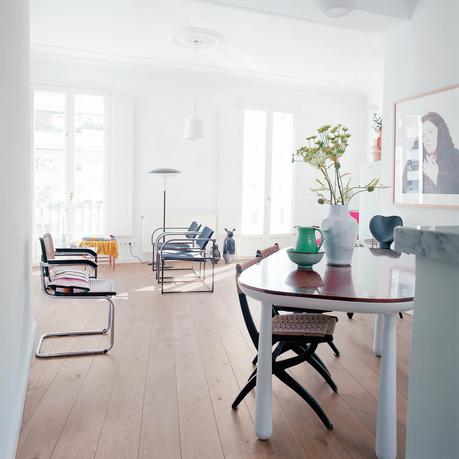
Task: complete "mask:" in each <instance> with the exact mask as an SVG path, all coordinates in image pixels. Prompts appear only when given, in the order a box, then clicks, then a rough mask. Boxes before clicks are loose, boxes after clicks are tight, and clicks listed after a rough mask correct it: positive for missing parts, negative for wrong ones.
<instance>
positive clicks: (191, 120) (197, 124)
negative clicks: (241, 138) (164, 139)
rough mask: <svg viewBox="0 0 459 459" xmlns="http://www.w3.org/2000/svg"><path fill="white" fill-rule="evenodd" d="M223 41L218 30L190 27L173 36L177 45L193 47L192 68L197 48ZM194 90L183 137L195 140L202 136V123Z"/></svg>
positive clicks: (206, 47) (195, 59)
mask: <svg viewBox="0 0 459 459" xmlns="http://www.w3.org/2000/svg"><path fill="white" fill-rule="evenodd" d="M223 41H224V37H223V35H221V34H219V33H218V32H215V31H213V30H209V29H199V28H192V27H187V28H185V29H182V30H180V31H179V33H178V34H177V36H176V37H175V42H176V43H177V44H178V45H180V46H185V47H186V48H192V49H194V68H196V62H197V57H198V50H201V49H209V48H213V47H216V46H219V45H221V44H222V43H223ZM196 92H197V91H196V88H195V91H194V104H193V112H192V113H191V115H190V116H188V118H187V119H186V121H185V132H184V137H185V139H186V140H197V139H201V138H202V137H204V123H203V121H202V119H201V118H200V117H199V116H198V113H197V100H196V99H197V97H196Z"/></svg>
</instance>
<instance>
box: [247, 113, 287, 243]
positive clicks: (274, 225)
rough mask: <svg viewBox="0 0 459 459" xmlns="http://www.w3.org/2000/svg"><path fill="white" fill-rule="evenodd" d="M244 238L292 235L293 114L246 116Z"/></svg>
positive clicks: (256, 114) (252, 114) (254, 114)
mask: <svg viewBox="0 0 459 459" xmlns="http://www.w3.org/2000/svg"><path fill="white" fill-rule="evenodd" d="M243 116H244V122H243V161H242V196H243V199H242V234H244V235H274V234H289V233H291V231H292V228H291V225H292V186H293V178H292V164H291V156H292V151H293V133H294V116H293V114H292V113H281V112H268V111H265V110H254V109H245V110H244V112H243Z"/></svg>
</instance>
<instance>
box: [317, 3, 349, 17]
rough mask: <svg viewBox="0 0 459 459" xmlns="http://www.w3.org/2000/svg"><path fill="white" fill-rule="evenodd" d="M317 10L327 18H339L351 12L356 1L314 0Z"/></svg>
mask: <svg viewBox="0 0 459 459" xmlns="http://www.w3.org/2000/svg"><path fill="white" fill-rule="evenodd" d="M316 4H317V8H319V10H320V11H322V13H323V14H325V16H328V17H329V18H341V17H343V16H346V15H347V14H349V13H350V12H352V11H353V10H354V8H355V4H356V0H316Z"/></svg>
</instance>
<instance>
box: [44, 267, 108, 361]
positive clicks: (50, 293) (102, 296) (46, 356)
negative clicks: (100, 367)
mask: <svg viewBox="0 0 459 459" xmlns="http://www.w3.org/2000/svg"><path fill="white" fill-rule="evenodd" d="M88 261H89V260H88ZM69 264H70V263H66V265H69ZM74 264H75V265H81V261H75V263H74ZM52 266H56V265H55V264H53V265H50V264H49V263H45V262H41V263H40V271H41V280H42V289H43V291H44V293H45V294H46V295H47V296H49V297H51V298H53V299H73V300H76V299H86V300H87V299H88V298H94V299H104V300H107V301H108V320H107V326H106V327H105V328H102V329H100V330H87V331H66V332H50V333H45V334H43V335H42V336H41V337H40V339H39V340H38V344H37V347H36V350H35V356H36V357H37V358H39V359H49V358H56V357H75V356H82V355H97V354H106V353H107V352H108V351H110V349H111V348H112V347H113V345H114V343H115V328H114V325H115V305H114V303H113V300H112V296H113V293H114V292H100V294H98V292H92V293H91V292H83V293H59V292H56V291H54V290H52V289H50V288H48V287H47V281H46V278H47V277H48V278H49V268H50V267H52ZM92 281H93V282H94V283H100V282H104V281H103V280H98V279H93V280H92ZM108 293H111V294H108ZM115 295H116V293H115ZM108 332H110V342H109V345H108V346H106V347H104V348H100V349H87V350H77V351H66V352H42V351H41V347H42V345H43V343H44V341H45V340H46V339H49V338H63V337H72V336H91V335H105V334H107V333H108Z"/></svg>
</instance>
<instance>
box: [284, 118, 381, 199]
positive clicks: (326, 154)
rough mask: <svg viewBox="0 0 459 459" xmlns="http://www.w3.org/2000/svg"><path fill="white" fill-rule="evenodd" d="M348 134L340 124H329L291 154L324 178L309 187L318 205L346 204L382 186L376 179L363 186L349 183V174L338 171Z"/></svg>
mask: <svg viewBox="0 0 459 459" xmlns="http://www.w3.org/2000/svg"><path fill="white" fill-rule="evenodd" d="M350 137H351V134H350V133H349V129H348V128H347V127H345V126H343V125H342V124H336V125H335V126H331V125H329V124H327V125H325V126H322V127H321V128H319V129H317V134H316V135H312V136H310V137H307V138H306V145H304V146H302V147H300V148H298V150H296V152H295V153H293V157H292V161H295V160H297V161H304V162H305V163H307V164H309V165H310V166H312V167H314V168H316V169H318V170H319V171H320V172H321V173H322V175H323V179H317V180H316V181H317V183H318V184H319V187H318V188H312V189H311V190H312V191H313V192H315V193H316V194H317V196H318V199H317V202H318V203H319V204H332V205H346V204H349V202H350V201H351V199H352V198H353V197H354V196H356V195H357V194H359V193H364V192H369V193H371V192H373V191H374V190H376V189H377V188H384V187H383V186H382V184H381V182H380V180H379V179H378V178H374V179H372V180H370V181H369V182H368V183H367V184H366V185H364V186H360V185H359V186H351V174H350V173H342V172H341V163H340V158H341V157H342V156H343V155H344V152H345V151H346V148H347V147H348V146H349V138H350Z"/></svg>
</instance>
